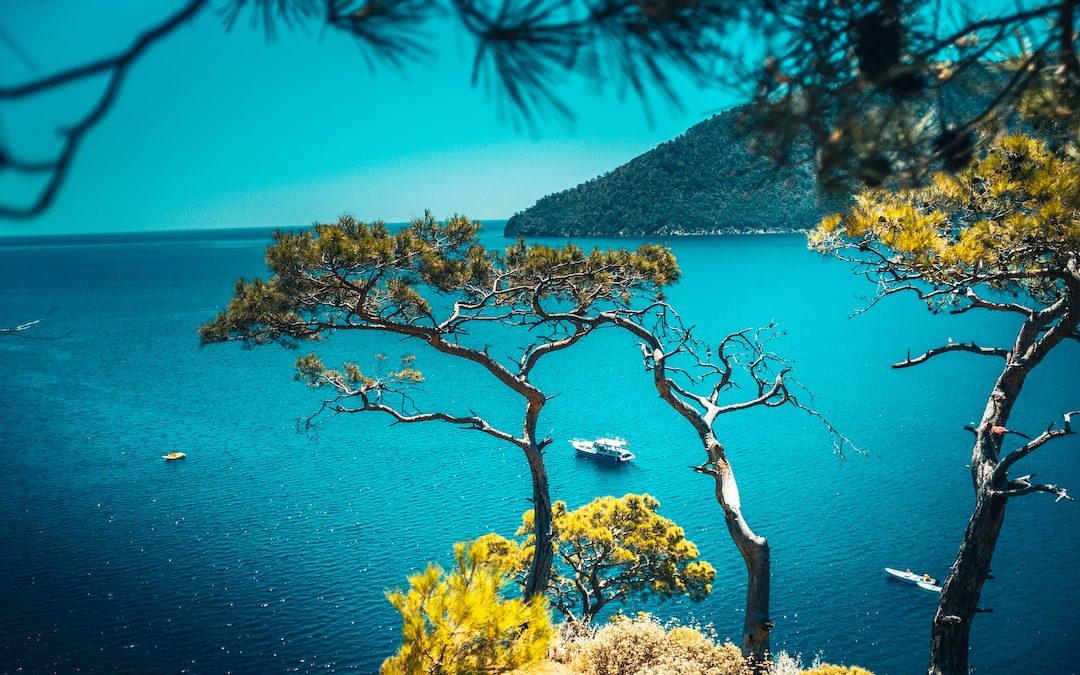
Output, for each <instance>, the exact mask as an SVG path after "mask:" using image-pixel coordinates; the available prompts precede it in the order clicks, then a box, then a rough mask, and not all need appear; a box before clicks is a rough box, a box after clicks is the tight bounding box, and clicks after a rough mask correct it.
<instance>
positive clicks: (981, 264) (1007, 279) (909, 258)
mask: <svg viewBox="0 0 1080 675" xmlns="http://www.w3.org/2000/svg"><path fill="white" fill-rule="evenodd" d="M809 240H810V245H811V247H812V248H815V249H818V250H821V251H824V252H839V251H841V250H843V249H849V248H857V249H861V250H864V251H865V250H869V249H874V250H877V251H879V252H880V253H881V256H882V257H881V258H877V257H874V256H872V255H871V256H870V257H869V258H868V259H867V258H864V260H865V261H866V264H868V265H869V264H873V265H876V266H878V267H884V266H886V265H887V266H888V267H889V268H890V269H892V270H895V271H899V272H900V273H901V274H903V275H905V276H906V275H909V274H914V275H916V276H918V277H920V278H921V279H922V280H924V281H926V282H929V283H930V284H945V285H956V286H957V287H958V288H961V287H963V285H964V284H969V283H978V282H980V281H988V282H992V283H995V284H996V285H998V286H1004V287H1007V286H1010V285H1011V286H1013V287H1014V288H1015V289H1017V290H1021V291H1025V292H1028V293H1032V294H1036V295H1038V294H1039V293H1040V291H1045V290H1046V288H1047V286H1046V283H1047V280H1048V279H1050V278H1052V277H1053V274H1054V273H1055V272H1054V270H1055V269H1061V267H1062V266H1064V265H1065V264H1067V261H1068V260H1069V259H1070V258H1075V256H1076V252H1077V251H1078V250H1080V164H1078V162H1077V160H1076V159H1075V158H1074V157H1071V156H1069V155H1067V154H1061V153H1055V152H1053V151H1052V150H1051V149H1050V148H1048V147H1047V145H1046V144H1045V143H1043V142H1042V141H1040V140H1038V139H1035V138H1032V137H1030V136H1023V135H1014V136H1005V137H1003V138H1000V139H998V140H996V141H995V142H994V143H993V145H992V146H991V147H990V148H989V150H988V151H987V152H986V154H985V156H984V157H982V158H981V159H979V160H978V161H975V162H972V163H971V164H970V165H969V166H968V167H967V168H966V169H964V170H963V171H961V172H959V173H956V174H952V175H949V174H939V175H937V176H935V178H934V180H933V181H932V183H931V184H930V185H928V186H926V187H923V188H919V189H904V190H898V191H890V190H888V189H884V188H878V189H872V190H866V191H863V192H862V193H860V194H859V195H858V196H857V197H856V200H855V205H854V207H853V208H852V210H851V211H850V212H849V213H847V214H843V215H839V214H834V215H831V216H828V217H826V218H824V219H823V220H822V221H821V222H820V223H819V225H818V227H817V228H816V229H815V230H814V231H813V232H811V233H810V237H809ZM1044 270H1045V271H1046V272H1045V273H1044Z"/></svg>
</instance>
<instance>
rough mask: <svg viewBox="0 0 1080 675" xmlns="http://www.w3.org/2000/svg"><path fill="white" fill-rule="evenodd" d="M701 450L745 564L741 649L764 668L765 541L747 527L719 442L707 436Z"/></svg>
mask: <svg viewBox="0 0 1080 675" xmlns="http://www.w3.org/2000/svg"><path fill="white" fill-rule="evenodd" d="M703 440H704V441H705V451H706V452H707V453H708V455H709V460H710V463H711V466H712V471H711V473H712V476H713V478H714V480H715V482H716V501H717V502H719V503H720V506H721V508H723V510H724V522H725V523H726V524H727V528H728V532H729V533H730V534H731V540H732V541H733V542H735V546H736V547H737V548H738V549H739V553H740V554H741V555H742V559H743V562H744V563H745V564H746V575H747V584H746V615H745V617H744V619H743V637H742V652H743V656H745V657H746V658H747V659H748V660H749V661H750V664H751V667H752V668H753V669H754V672H755V673H758V672H766V667H767V664H768V660H769V631H771V630H772V627H773V623H772V621H771V620H770V619H769V593H770V585H769V584H770V575H771V560H770V557H769V542H768V540H766V539H765V538H764V537H761V536H758V535H757V534H755V533H754V531H753V530H751V529H750V526H749V525H748V524H747V522H746V518H745V517H743V514H742V503H741V500H740V499H739V488H738V485H737V484H736V482H735V474H734V473H733V472H732V470H731V465H730V464H729V463H728V461H727V457H726V456H725V453H724V448H723V446H722V445H721V444H720V443H719V442H718V441H717V440H716V439H715V438H714V437H712V436H711V434H710V435H709V436H707V437H706V438H705V439H703Z"/></svg>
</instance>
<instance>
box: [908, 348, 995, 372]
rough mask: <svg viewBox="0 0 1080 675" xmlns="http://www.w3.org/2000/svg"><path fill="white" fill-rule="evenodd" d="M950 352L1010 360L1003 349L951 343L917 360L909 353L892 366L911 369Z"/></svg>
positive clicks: (928, 352) (932, 350)
mask: <svg viewBox="0 0 1080 675" xmlns="http://www.w3.org/2000/svg"><path fill="white" fill-rule="evenodd" d="M948 352H970V353H972V354H979V355H982V356H999V357H1001V358H1004V359H1008V358H1009V350H1008V349H1002V348H1001V347H980V346H979V345H977V344H975V343H974V342H950V343H948V344H945V345H943V346H941V347H935V348H933V349H930V350H927V351H926V352H925V353H924V354H920V355H919V356H916V357H915V358H911V352H910V351H909V352H908V355H907V358H906V359H904V360H903V361H900V362H899V363H894V364H892V367H893V368H910V367H911V366H917V365H919V364H920V363H925V362H927V361H929V360H930V359H932V358H934V357H935V356H939V355H941V354H946V353H948Z"/></svg>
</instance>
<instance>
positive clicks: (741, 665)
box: [566, 614, 749, 675]
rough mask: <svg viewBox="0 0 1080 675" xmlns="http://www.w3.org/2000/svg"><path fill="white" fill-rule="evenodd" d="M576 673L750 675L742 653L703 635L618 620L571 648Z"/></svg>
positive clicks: (646, 621)
mask: <svg viewBox="0 0 1080 675" xmlns="http://www.w3.org/2000/svg"><path fill="white" fill-rule="evenodd" d="M566 652H567V658H568V659H569V662H570V665H571V668H572V669H573V671H574V672H576V673H582V674H583V675H744V674H745V673H747V672H749V671H748V670H747V667H746V662H745V661H744V660H743V657H742V654H741V653H740V652H739V649H738V648H737V647H736V646H735V645H733V644H731V643H730V642H726V643H723V644H717V643H716V642H714V641H713V640H712V639H711V638H709V637H707V636H706V635H705V634H704V633H702V632H701V631H699V630H697V629H695V628H691V627H688V626H676V627H674V628H672V629H671V630H670V631H665V630H664V627H663V626H661V625H660V624H659V623H658V622H657V621H656V620H655V619H654V618H653V617H651V616H649V615H647V614H640V615H638V617H637V618H635V619H627V618H616V619H615V620H613V621H612V622H611V623H608V624H607V625H605V626H603V627H602V628H599V629H597V630H596V631H595V632H593V634H592V635H591V636H589V635H584V636H579V637H577V638H574V639H573V640H571V641H570V642H568V643H567V644H566Z"/></svg>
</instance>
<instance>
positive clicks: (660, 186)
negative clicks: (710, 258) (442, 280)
mask: <svg viewBox="0 0 1080 675" xmlns="http://www.w3.org/2000/svg"><path fill="white" fill-rule="evenodd" d="M742 112H743V106H739V107H736V108H732V109H730V110H726V111H724V112H722V113H720V114H717V115H713V116H712V117H710V118H709V119H707V120H705V121H703V122H700V123H698V124H696V125H694V126H693V127H691V128H690V129H688V130H687V131H686V132H685V133H683V134H682V135H681V136H679V137H677V138H675V139H673V140H671V141H668V142H666V143H661V144H660V145H659V146H657V147H656V148H653V149H652V150H650V151H648V152H646V153H645V154H643V155H640V156H638V157H636V158H634V159H632V160H630V161H629V162H627V163H626V164H624V165H622V166H620V167H619V168H617V169H615V170H613V171H611V172H610V173H607V174H605V175H603V176H599V177H597V178H594V179H592V180H590V181H587V182H585V183H582V184H581V185H578V186H577V187H574V188H571V189H569V190H565V191H563V192H558V193H556V194H552V195H548V196H547V197H544V198H543V199H541V200H539V201H538V202H536V204H535V205H533V206H531V207H530V208H527V209H525V210H524V211H522V212H520V213H517V214H515V215H514V216H513V217H512V218H510V220H509V221H507V223H506V234H507V236H518V235H524V236H553V237H564V236H596V237H602V236H619V237H627V236H653V235H679V234H720V233H751V232H792V231H801V230H805V229H807V228H810V227H813V226H814V225H815V224H817V222H818V221H819V220H820V219H821V217H822V216H824V215H826V214H827V213H831V212H834V211H837V210H839V209H840V208H841V207H842V204H841V200H840V199H839V198H838V197H826V196H825V195H823V193H822V191H821V190H820V188H819V187H818V185H817V183H816V181H815V176H814V169H815V166H814V165H813V164H809V163H808V164H804V165H802V166H799V167H796V168H786V169H778V168H777V167H775V166H773V165H771V164H770V163H769V162H768V161H767V160H765V159H762V158H761V157H758V156H755V155H754V154H753V153H752V152H751V148H750V143H751V138H752V136H750V135H748V134H745V133H741V134H740V133H739V131H738V124H739V117H740V115H741V114H742Z"/></svg>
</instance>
